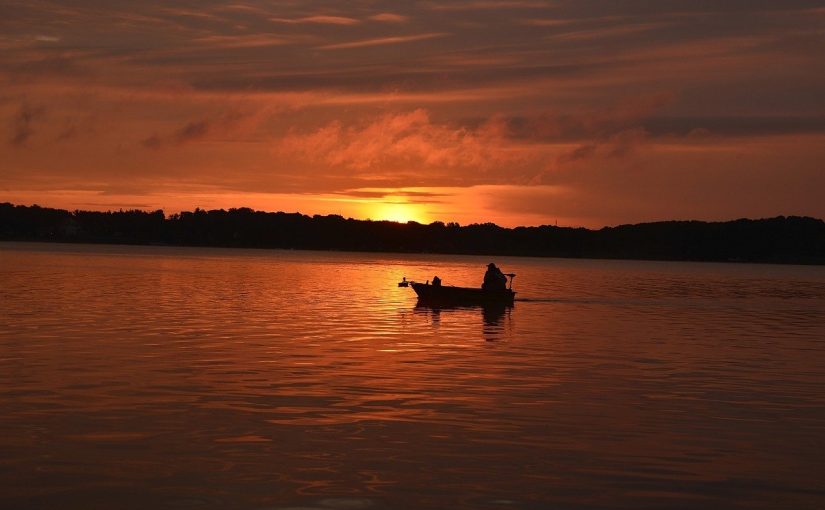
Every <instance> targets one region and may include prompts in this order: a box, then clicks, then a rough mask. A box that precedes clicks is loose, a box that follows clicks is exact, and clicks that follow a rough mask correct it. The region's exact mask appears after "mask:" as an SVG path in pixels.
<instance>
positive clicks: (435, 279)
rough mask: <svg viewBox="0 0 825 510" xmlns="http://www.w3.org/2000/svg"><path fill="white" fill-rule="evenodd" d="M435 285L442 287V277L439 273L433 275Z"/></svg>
mask: <svg viewBox="0 0 825 510" xmlns="http://www.w3.org/2000/svg"><path fill="white" fill-rule="evenodd" d="M433 287H441V278H439V277H438V275H436V276H433Z"/></svg>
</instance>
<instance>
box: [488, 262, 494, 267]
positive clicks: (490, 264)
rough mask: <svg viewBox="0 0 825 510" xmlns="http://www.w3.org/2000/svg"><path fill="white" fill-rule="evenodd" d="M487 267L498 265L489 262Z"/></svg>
mask: <svg viewBox="0 0 825 510" xmlns="http://www.w3.org/2000/svg"><path fill="white" fill-rule="evenodd" d="M487 267H496V265H495V264H493V263H492V262H490V263H489V264H487Z"/></svg>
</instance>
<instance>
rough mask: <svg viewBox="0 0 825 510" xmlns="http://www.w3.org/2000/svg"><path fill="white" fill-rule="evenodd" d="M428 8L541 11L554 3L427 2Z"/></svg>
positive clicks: (505, 0)
mask: <svg viewBox="0 0 825 510" xmlns="http://www.w3.org/2000/svg"><path fill="white" fill-rule="evenodd" d="M425 5H427V7H428V8H430V9H432V10H436V11H476V10H505V9H542V8H548V7H554V6H556V2H554V1H545V2H542V1H532V0H470V1H450V2H428V3H427V4H425Z"/></svg>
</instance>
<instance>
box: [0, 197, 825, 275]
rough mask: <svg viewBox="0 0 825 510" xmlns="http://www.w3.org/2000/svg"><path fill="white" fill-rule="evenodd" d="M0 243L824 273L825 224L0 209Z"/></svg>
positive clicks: (5, 205)
mask: <svg viewBox="0 0 825 510" xmlns="http://www.w3.org/2000/svg"><path fill="white" fill-rule="evenodd" d="M0 240H17V241H58V242H83V243H116V244H158V245H184V246H222V247H243V248H286V249H309V250H342V251H385V252H419V253H420V252H424V253H456V254H485V255H521V256H541V257H572V258H615V259H642V260H694V261H740V262H770V263H802V264H825V222H823V221H822V220H820V219H815V218H809V217H798V216H789V217H785V216H778V217H776V218H769V219H759V220H750V219H739V220H735V221H727V222H703V221H664V222H655V223H642V224H636V225H621V226H617V227H605V228H602V229H599V230H589V229H585V228H571V227H558V226H548V225H545V226H540V227H516V228H503V227H499V226H498V225H495V224H493V223H483V224H472V225H467V226H460V225H458V224H457V223H447V224H445V223H442V222H434V223H430V224H429V225H424V224H420V223H416V222H408V223H396V222H391V221H370V220H355V219H347V218H343V217H342V216H338V215H329V216H320V215H315V216H307V215H303V214H299V213H284V212H275V213H271V212H262V211H254V210H252V209H249V208H238V209H229V210H223V209H218V210H210V211H206V210H203V209H195V210H194V211H191V212H189V211H187V212H181V213H179V214H172V215H168V216H167V215H165V214H164V212H163V211H161V210H158V211H152V212H147V211H141V210H126V211H123V210H120V211H108V212H97V211H67V210H63V209H52V208H47V207H39V206H37V205H33V206H23V205H13V204H10V203H0Z"/></svg>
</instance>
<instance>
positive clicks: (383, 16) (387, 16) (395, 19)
mask: <svg viewBox="0 0 825 510" xmlns="http://www.w3.org/2000/svg"><path fill="white" fill-rule="evenodd" d="M369 19H371V20H373V21H384V22H387V23H404V22H405V21H408V20H409V19H410V18H409V16H403V15H401V14H393V13H391V12H382V13H379V14H373V15H372V16H370V17H369Z"/></svg>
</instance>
